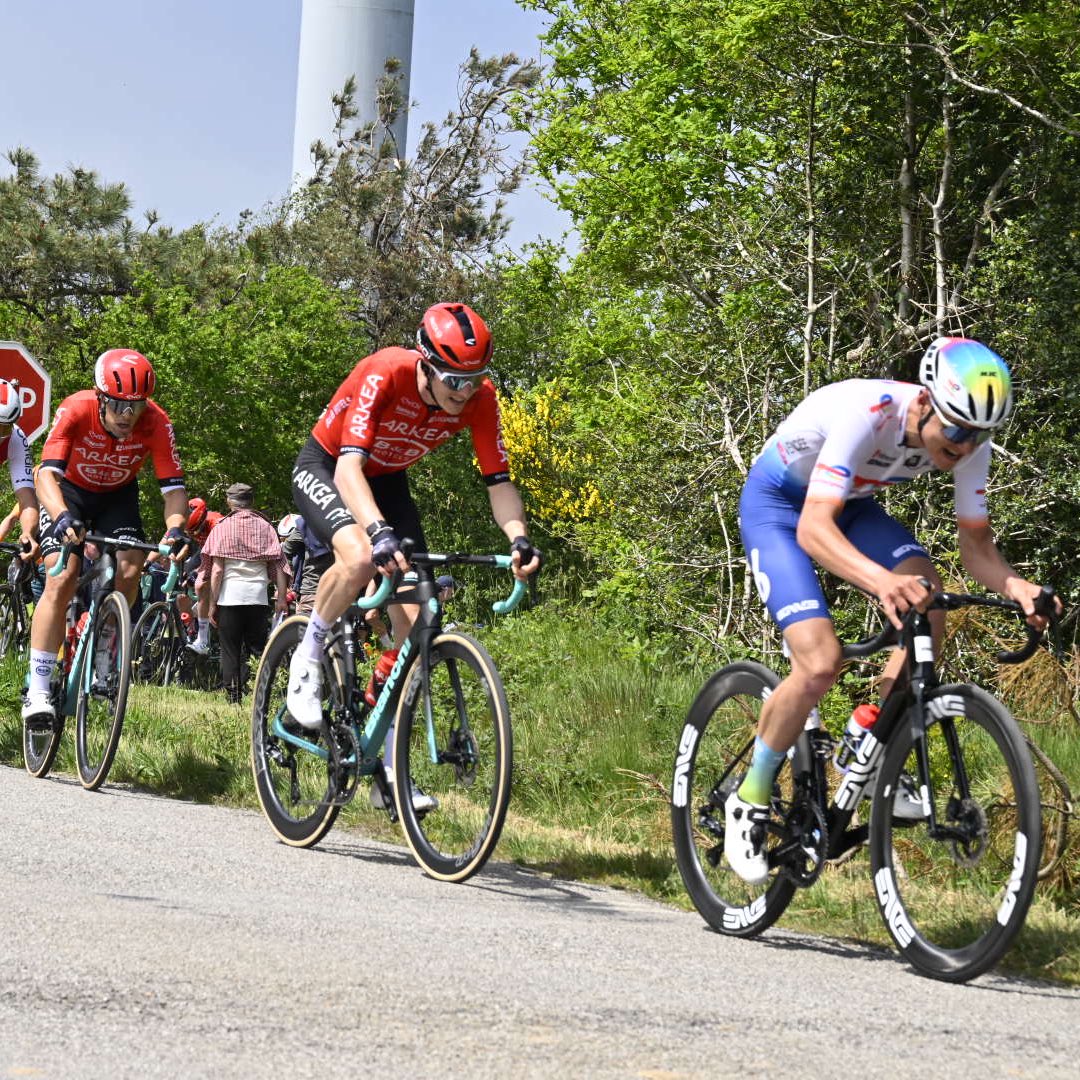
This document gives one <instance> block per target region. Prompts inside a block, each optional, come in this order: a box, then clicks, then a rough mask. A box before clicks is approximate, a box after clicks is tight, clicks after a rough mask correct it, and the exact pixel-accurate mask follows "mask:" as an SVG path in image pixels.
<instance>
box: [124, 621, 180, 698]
mask: <svg viewBox="0 0 1080 1080" xmlns="http://www.w3.org/2000/svg"><path fill="white" fill-rule="evenodd" d="M186 640H187V636H186V635H185V634H184V633H183V631H182V627H181V625H180V620H179V619H178V618H177V617H176V613H175V611H174V610H173V606H172V604H170V603H168V602H167V601H165V600H158V601H157V603H154V604H150V605H149V606H148V607H146V608H145V609H144V610H143V613H142V614H141V615H140V616H139V621H138V622H137V623H136V624H135V630H134V632H133V633H132V635H131V643H132V650H131V651H132V657H133V658H132V677H133V679H134V680H135V681H136V682H140V683H149V684H150V685H152V686H168V685H169V684H170V683H171V682H173V680H174V678H175V676H176V672H177V668H178V666H179V663H180V659H181V657H180V653H181V651H182V650H183V648H184V645H185V642H186Z"/></svg>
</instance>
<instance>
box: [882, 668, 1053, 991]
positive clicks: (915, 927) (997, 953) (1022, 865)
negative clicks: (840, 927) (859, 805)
mask: <svg viewBox="0 0 1080 1080" xmlns="http://www.w3.org/2000/svg"><path fill="white" fill-rule="evenodd" d="M924 715H925V724H926V736H925V737H926V747H927V751H928V755H929V762H930V775H929V780H930V790H929V791H927V790H924V793H923V797H924V803H926V802H927V801H928V800H929V799H930V798H931V797H932V800H933V806H934V811H935V816H936V819H937V823H938V835H937V836H936V837H933V836H931V835H930V832H931V830H930V827H929V824H928V822H926V821H920V822H916V823H914V824H913V823H911V822H904V821H902V820H900V819H898V818H897V819H894V818H893V814H892V806H893V801H894V799H895V797H896V792H897V788H898V784H899V783H900V777H901V775H902V774H903V773H907V774H908V775H909V776H912V777H921V775H922V774H921V771H920V768H919V763H918V757H917V754H916V749H917V744H918V741H919V738H920V737H921V732H920V731H918V730H913V725H911V724H910V723H908V722H906V721H905V722H904V723H902V724H901V725H900V726H899V727H898V728H897V729H896V731H895V733H894V734H893V736H892V738H890V740H889V744H888V746H887V748H886V752H885V757H884V760H883V761H882V765H881V775H880V779H879V780H878V785H877V789H876V791H875V793H874V803H873V807H872V810H871V821H870V863H871V867H872V870H873V875H874V888H875V893H876V896H877V901H878V907H879V908H880V910H881V915H882V918H883V919H884V921H885V926H886V928H887V929H888V931H889V933H890V934H891V935H892V938H893V941H895V942H896V945H897V948H898V949H899V950H900V952H901V953H902V954H903V956H904V958H905V959H906V960H907V961H908V962H909V963H910V964H911V965H912V966H913V967H915V968H916V969H917V970H918V971H920V972H922V973H923V974H925V975H930V976H932V977H933V978H936V979H944V980H946V981H948V982H964V981H966V980H967V979H971V978H974V977H975V976H976V975H979V974H981V973H982V972H984V971H986V970H987V969H988V968H990V967H991V966H993V965H994V964H995V963H997V961H998V960H1000V959H1001V957H1002V956H1003V955H1004V953H1005V951H1006V949H1008V947H1009V945H1010V944H1011V943H1012V941H1013V939H1014V938H1015V937H1016V935H1017V933H1018V932H1019V931H1020V928H1021V926H1023V923H1024V917H1025V916H1026V915H1027V910H1028V908H1029V906H1030V905H1031V900H1032V897H1033V895H1034V892H1035V884H1036V880H1037V877H1038V871H1039V855H1040V850H1041V824H1040V819H1041V814H1040V807H1039V788H1038V784H1037V781H1036V778H1035V769H1034V766H1033V765H1032V763H1031V757H1030V755H1029V753H1028V750H1027V747H1026V746H1025V744H1024V738H1023V735H1022V734H1021V733H1020V730H1019V728H1018V727H1017V724H1016V721H1015V720H1013V718H1012V717H1011V716H1010V715H1009V713H1008V712H1007V711H1006V709H1005V708H1004V707H1003V706H1002V705H1001V704H1000V703H999V702H997V701H996V700H995V699H994V698H992V697H991V696H990V695H989V694H987V693H986V692H985V691H983V690H980V689H979V688H978V687H976V686H942V687H939V688H938V689H936V690H935V691H934V692H933V693H932V694H931V695H929V696H928V698H927V699H926V701H925V714H924ZM915 728H921V725H915Z"/></svg>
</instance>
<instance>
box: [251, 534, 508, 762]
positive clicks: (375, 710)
mask: <svg viewBox="0 0 1080 1080" xmlns="http://www.w3.org/2000/svg"><path fill="white" fill-rule="evenodd" d="M413 558H414V559H415V560H416V564H417V565H416V570H415V575H416V579H415V581H410V580H406V581H405V584H406V585H407V586H408V590H407V591H406V592H405V593H404V594H400V593H399V592H398V591H397V590H398V586H399V585H400V584H401V581H402V575H401V574H400V573H398V574H395V575H394V577H393V579H390V578H384V579H383V584H382V586H381V587H380V589H379V590H378V591H377V592H376V593H375V595H374V596H372V597H370V598H366V599H362V600H358V601H357V602H356V603H355V604H354V605H352V607H350V608H349V610H348V611H347V612H346V613H345V615H344V616H343V617H342V619H341V620H340V622H339V623H335V625H334V627H333V628H332V629H331V631H330V633H329V634H328V635H327V641H326V652H327V655H330V653H331V652H332V651H333V649H334V648H335V646H338V647H339V649H340V651H341V652H342V653H343V654H344V656H345V658H346V663H345V669H346V670H345V679H344V691H345V692H344V698H343V701H342V703H341V705H340V706H339V708H338V716H337V717H336V718H335V719H337V720H338V721H339V722H340V723H343V724H345V725H347V726H349V727H350V728H351V729H352V732H353V735H354V737H355V738H356V744H357V746H358V747H359V748H360V753H361V759H360V762H359V763H358V766H357V772H358V774H359V775H361V776H365V775H371V774H373V773H374V772H375V771H376V770H377V769H378V768H379V767H380V764H381V762H380V758H379V752H380V751H381V750H382V749H383V744H384V743H385V741H386V735H387V732H388V731H389V730H390V725H391V724H392V723H393V719H394V716H395V714H396V712H397V705H398V699H399V698H400V696H401V689H402V687H404V686H405V685H406V679H405V676H406V675H407V674H408V673H409V672H410V671H411V670H412V668H413V665H414V664H415V663H417V662H419V664H420V678H421V689H422V693H423V695H424V721H425V724H426V725H427V739H428V747H429V753H430V754H431V760H432V762H433V763H434V762H437V761H438V748H437V741H436V738H435V728H434V716H433V712H432V707H431V647H432V642H433V641H434V639H435V638H436V637H437V636H438V635H439V633H441V631H442V610H443V609H442V604H441V602H440V601H439V596H438V587H437V586H436V583H435V576H434V574H433V573H432V567H434V566H443V565H449V564H452V563H475V564H478V565H494V566H498V567H499V568H500V569H509V568H510V566H511V559H510V557H509V556H508V555H488V556H485V555H446V556H438V555H428V554H418V555H415V556H413ZM524 591H525V584H524V582H520V581H518V582H516V583H515V585H514V591H513V592H512V594H511V596H510V597H509V598H508V599H507V600H503V601H499V602H497V603H495V604H493V605H492V606H493V608H494V610H495V611H496V612H497V613H499V614H503V613H505V612H508V611H511V610H513V608H515V607H516V606H517V604H518V603H519V602H520V599H521V597H522V596H523V595H524ZM384 603H386V604H409V605H416V606H418V607H419V613H418V615H417V619H416V621H415V623H413V626H412V629H411V630H410V631H409V635H408V637H406V638H405V640H404V641H403V642H402V643H401V645H400V647H399V651H398V657H397V661H396V663H395V664H394V666H393V668H391V670H390V674H389V675H388V676H387V677H386V682H385V683H383V686H382V689H381V691H380V693H379V696H378V698H377V700H376V702H375V704H374V705H373V706H371V707H370V711H369V712H366V713H365V710H366V709H368V708H369V707H368V705H367V703H366V702H365V701H364V700H363V698H362V697H361V695H360V688H359V684H358V683H357V680H356V633H355V621H356V618H357V612H358V611H361V610H370V609H372V608H375V607H379V606H381V605H382V604H384ZM283 716H284V709H282V710H280V711H279V712H278V715H276V716H275V717H274V719H273V721H272V723H271V725H270V729H271V731H272V733H273V734H274V735H275V736H277V738H279V739H281V740H282V741H283V742H287V743H289V744H290V745H291V746H295V747H296V748H297V749H300V750H306V751H307V752H308V753H311V754H315V755H316V756H318V757H320V758H322V759H323V760H324V761H329V760H330V752H329V751H328V750H327V748H326V747H325V746H320V745H317V744H315V743H313V742H311V741H310V740H308V739H305V738H304V736H303V735H300V734H296V733H295V732H291V731H289V730H288V729H287V728H286V727H285V724H284V722H283ZM361 723H363V726H362V727H361ZM343 764H345V765H348V766H352V765H353V764H354V763H353V762H352V761H350V760H346V761H344V762H343ZM387 767H389V766H387Z"/></svg>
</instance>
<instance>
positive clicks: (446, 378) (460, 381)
mask: <svg viewBox="0 0 1080 1080" xmlns="http://www.w3.org/2000/svg"><path fill="white" fill-rule="evenodd" d="M428 367H429V368H430V370H431V371H434V372H435V374H436V375H437V376H438V379H439V382H441V383H442V384H443V386H445V387H446V389H447V390H453V391H455V392H457V393H460V392H461V391H462V390H467V389H468V388H469V387H473V388H475V387H477V386H479V385H480V384H481V383H482V382H483V381H484V379H486V378H487V377H488V375H490V374H491V369H490V368H484V370H483V371H473V372H470V373H469V374H468V375H460V374H458V373H457V372H451V371H442V370H440V369H439V368H437V367H435V366H434V365H433V364H429V365H428Z"/></svg>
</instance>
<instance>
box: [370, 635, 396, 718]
mask: <svg viewBox="0 0 1080 1080" xmlns="http://www.w3.org/2000/svg"><path fill="white" fill-rule="evenodd" d="M397 657H398V651H397V649H387V650H386V652H384V653H383V654H382V656H380V657H379V662H378V663H377V664H376V665H375V670H374V671H373V672H372V673H371V680H370V682H368V684H367V689H366V690H365V691H364V700H365V701H366V702H367V703H368V704H369V705H374V704H375V702H376V701H378V700H379V694H380V693H381V692H382V688H383V683H384V682H386V679H387V676H389V674H390V672H391V671H393V670H394V664H395V663H397Z"/></svg>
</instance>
